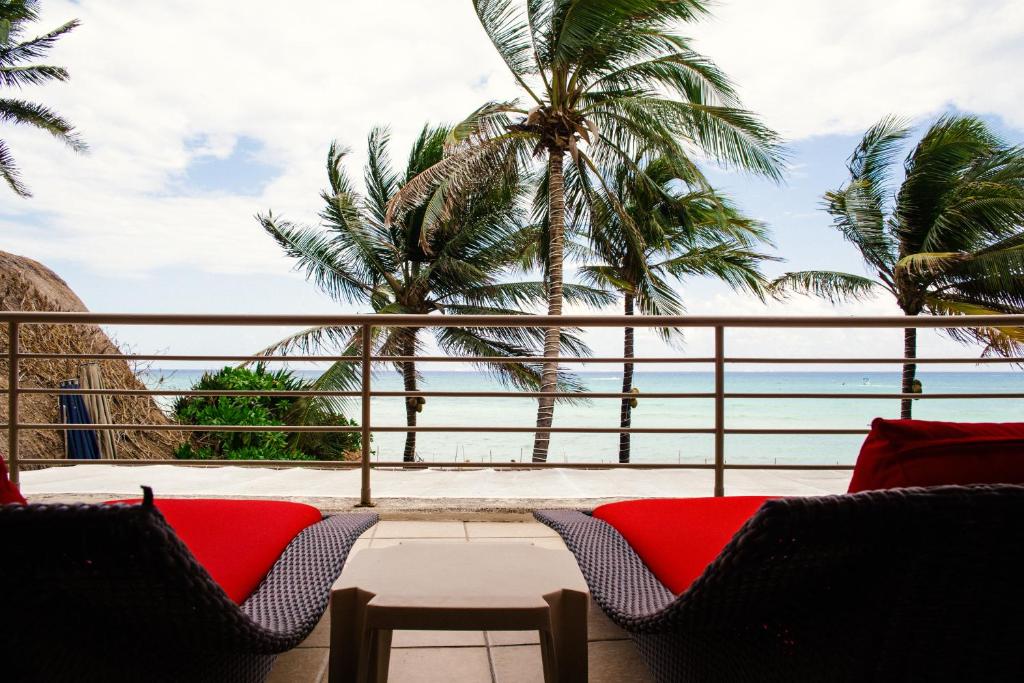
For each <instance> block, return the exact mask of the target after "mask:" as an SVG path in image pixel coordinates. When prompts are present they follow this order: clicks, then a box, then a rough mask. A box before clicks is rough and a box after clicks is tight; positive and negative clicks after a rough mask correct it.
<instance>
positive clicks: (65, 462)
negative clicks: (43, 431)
mask: <svg viewBox="0 0 1024 683" xmlns="http://www.w3.org/2000/svg"><path fill="white" fill-rule="evenodd" d="M21 464H23V465H44V466H45V465H55V466H58V467H66V466H69V465H117V466H125V467H138V466H145V465H172V466H178V465H180V466H183V467H224V466H231V467H233V466H238V467H313V468H324V469H349V468H358V467H359V461H358V460H178V459H176V458H168V459H167V460H155V459H146V460H72V459H67V458H62V459H60V460H50V459H48V458H22V459H21Z"/></svg>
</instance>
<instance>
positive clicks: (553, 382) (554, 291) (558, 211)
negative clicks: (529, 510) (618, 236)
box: [533, 150, 565, 462]
mask: <svg viewBox="0 0 1024 683" xmlns="http://www.w3.org/2000/svg"><path fill="white" fill-rule="evenodd" d="M564 155H565V153H564V152H562V151H561V150H557V151H556V150H551V151H550V152H549V155H548V202H549V208H548V232H549V240H550V243H549V245H548V262H549V263H548V283H547V290H548V292H547V294H548V315H562V243H563V241H564V236H563V233H564V228H565V194H564V189H565V188H564V182H565V179H564V177H563V175H562V160H563V157H564ZM560 337H561V330H560V329H559V328H557V327H549V328H547V330H545V333H544V359H545V360H544V367H543V369H542V371H541V386H540V390H541V391H542V392H553V391H555V389H556V388H557V386H558V348H559V340H560ZM554 416H555V399H554V397H550V398H548V397H546V396H545V397H542V398H540V399H538V400H537V427H539V428H543V427H550V426H551V422H552V421H553V419H554ZM550 443H551V433H550V432H537V433H536V434H535V435H534V438H533V461H534V462H545V461H546V460H547V459H548V446H549V445H550Z"/></svg>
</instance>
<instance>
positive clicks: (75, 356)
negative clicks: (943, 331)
mask: <svg viewBox="0 0 1024 683" xmlns="http://www.w3.org/2000/svg"><path fill="white" fill-rule="evenodd" d="M18 358H20V359H22V360H119V361H135V360H144V361H175V362H178V361H196V362H203V361H273V362H289V361H294V362H301V363H314V362H331V363H333V362H336V361H350V362H351V363H352V364H353V365H356V364H358V363H359V362H360V360H359V358H358V357H357V356H331V355H323V356H224V355H197V354H189V355H169V354H159V353H158V354H145V353H126V354H112V353H19V354H18ZM371 360H372V361H373V362H374V363H402V362H419V363H507V364H512V363H539V362H543V360H544V358H543V357H538V356H508V357H503V358H492V357H490V356H373V357H372V358H371ZM626 361H628V362H630V363H634V364H638V365H639V364H646V363H672V364H681V363H686V364H696V365H699V364H710V363H714V362H715V359H714V358H703V357H694V358H683V357H679V356H660V357H651V356H647V357H642V358H624V357H618V356H600V357H593V358H590V357H586V356H560V357H559V359H558V362H559V363H579V364H584V365H585V364H587V363H603V364H604V363H623V362H626ZM725 362H726V363H735V364H763V365H787V364H788V365H820V364H826V363H833V364H837V365H851V364H878V365H885V364H900V365H902V364H906V363H917V364H924V363H932V364H938V365H943V364H963V365H972V364H986V363H1003V364H1013V363H1024V358H1018V357H1002V356H992V357H984V358H982V357H979V358H779V357H749V356H747V357H742V356H737V357H732V358H730V357H726V358H725Z"/></svg>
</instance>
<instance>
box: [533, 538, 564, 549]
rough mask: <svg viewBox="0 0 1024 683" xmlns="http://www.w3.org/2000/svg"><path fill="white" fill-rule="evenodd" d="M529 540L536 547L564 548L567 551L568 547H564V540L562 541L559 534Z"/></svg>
mask: <svg viewBox="0 0 1024 683" xmlns="http://www.w3.org/2000/svg"><path fill="white" fill-rule="evenodd" d="M530 542H531V543H533V544H534V545H535V546H537V547H538V548H551V549H552V550H565V551H566V552H568V551H569V549H568V548H566V547H565V541H563V540H562V539H561V537H559V536H554V537H552V538H531V539H530Z"/></svg>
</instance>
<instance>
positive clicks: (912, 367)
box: [900, 327, 917, 420]
mask: <svg viewBox="0 0 1024 683" xmlns="http://www.w3.org/2000/svg"><path fill="white" fill-rule="evenodd" d="M903 357H904V358H917V328H916V327H908V328H906V329H904V330H903ZM916 374H917V364H916V363H905V364H904V365H903V386H902V392H903V393H904V394H910V393H913V391H914V376H915V375H916ZM913 408H914V399H912V398H905V399H903V400H902V401H900V418H901V419H904V420H909V419H910V417H911V413H912V412H913Z"/></svg>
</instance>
